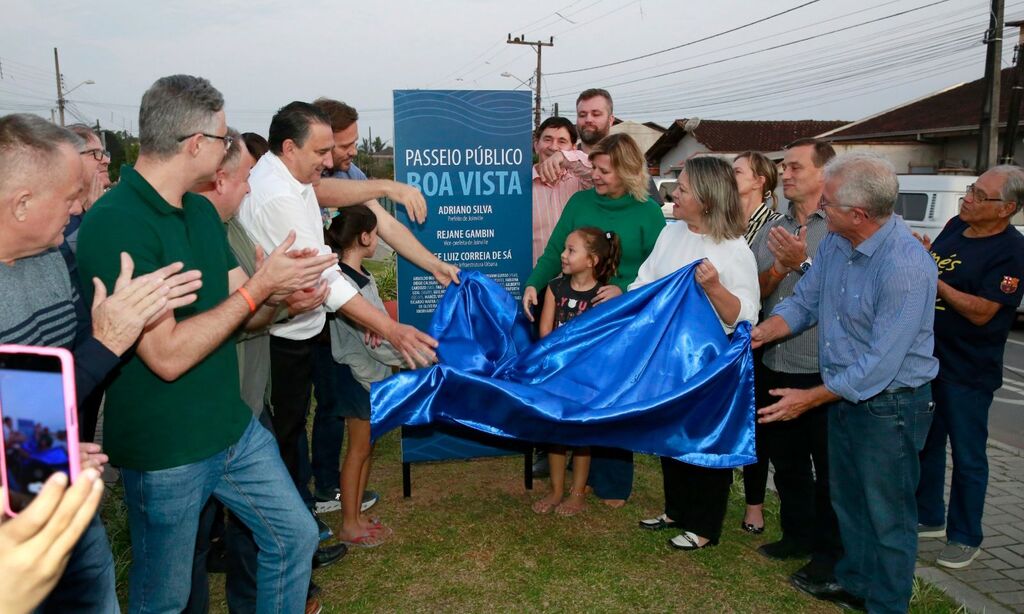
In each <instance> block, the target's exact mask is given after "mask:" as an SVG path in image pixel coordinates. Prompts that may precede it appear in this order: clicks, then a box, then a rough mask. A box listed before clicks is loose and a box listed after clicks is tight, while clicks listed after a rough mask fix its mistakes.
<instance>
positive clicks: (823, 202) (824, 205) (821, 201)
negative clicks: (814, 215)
mask: <svg viewBox="0 0 1024 614" xmlns="http://www.w3.org/2000/svg"><path fill="white" fill-rule="evenodd" d="M828 207H836V208H838V209H849V207H847V206H846V205H840V204H839V203H830V202H828V201H827V200H825V197H824V196H822V197H821V198H819V199H818V208H819V209H827V208H828Z"/></svg>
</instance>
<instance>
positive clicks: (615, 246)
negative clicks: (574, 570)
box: [533, 226, 622, 516]
mask: <svg viewBox="0 0 1024 614" xmlns="http://www.w3.org/2000/svg"><path fill="white" fill-rule="evenodd" d="M621 255H622V246H621V244H620V243H619V237H618V236H617V235H616V234H615V233H611V232H608V233H606V232H605V231H603V230H601V229H600V228H595V227H593V226H585V227H583V228H577V229H576V230H574V231H573V232H571V233H570V234H569V236H568V237H566V239H565V250H563V251H562V275H561V277H556V278H555V279H553V280H551V282H550V283H549V284H548V289H547V292H546V293H545V296H544V308H543V309H542V310H541V313H540V336H541V337H545V336H547V335H548V334H550V333H551V331H552V330H554V329H555V328H556V327H558V326H561V325H562V324H565V323H566V322H568V321H569V320H571V319H572V318H574V317H576V316H577V315H579V314H581V313H583V312H584V311H586V310H587V309H589V308H590V306H591V305H592V304H593V301H594V297H595V296H597V291H598V289H600V288H601V286H604V285H606V284H607V283H608V280H609V279H611V278H612V277H614V276H615V273H616V270H617V269H618V267H619V258H620V257H621ZM565 455H566V448H565V446H550V447H549V452H548V463H549V465H550V467H551V494H549V495H548V496H546V497H544V498H543V499H541V500H539V501H537V502H536V503H534V504H533V511H535V512H537V513H538V514H547V513H548V512H550V511H552V510H554V511H555V513H556V514H560V515H562V516H572V515H574V514H576V513H578V512H580V511H582V510H583V508H584V507H585V506H586V502H585V497H586V490H585V489H586V487H587V476H588V474H589V473H590V448H574V449H573V461H572V464H573V471H572V486H571V487H570V488H569V497H568V498H567V499H565V501H563V500H562V494H563V492H564V489H565V465H566V460H565Z"/></svg>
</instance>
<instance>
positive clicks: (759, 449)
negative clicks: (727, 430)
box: [743, 405, 768, 505]
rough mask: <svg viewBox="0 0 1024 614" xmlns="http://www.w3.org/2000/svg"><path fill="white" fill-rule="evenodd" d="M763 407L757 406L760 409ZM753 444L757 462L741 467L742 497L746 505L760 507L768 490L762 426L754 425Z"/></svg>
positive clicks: (766, 453)
mask: <svg viewBox="0 0 1024 614" xmlns="http://www.w3.org/2000/svg"><path fill="white" fill-rule="evenodd" d="M761 407H763V405H758V406H757V408H758V409H761ZM754 444H755V446H756V448H755V449H756V454H757V462H756V463H754V464H752V465H744V466H743V496H744V498H745V499H746V502H747V505H762V504H763V503H764V493H765V490H766V489H767V488H768V451H767V450H765V443H764V425H763V424H755V425H754Z"/></svg>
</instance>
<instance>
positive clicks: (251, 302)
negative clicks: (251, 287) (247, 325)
mask: <svg viewBox="0 0 1024 614" xmlns="http://www.w3.org/2000/svg"><path fill="white" fill-rule="evenodd" d="M238 294H239V296H241V297H242V298H244V299H245V302H246V303H249V313H256V301H254V300H252V295H251V294H249V291H248V290H246V289H245V288H242V287H239V288H238Z"/></svg>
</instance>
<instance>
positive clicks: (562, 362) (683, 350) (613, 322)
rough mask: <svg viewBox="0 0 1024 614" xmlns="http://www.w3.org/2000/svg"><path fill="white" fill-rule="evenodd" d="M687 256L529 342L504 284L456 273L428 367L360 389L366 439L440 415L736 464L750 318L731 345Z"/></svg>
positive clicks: (518, 432) (741, 444)
mask: <svg viewBox="0 0 1024 614" xmlns="http://www.w3.org/2000/svg"><path fill="white" fill-rule="evenodd" d="M694 265H695V263H694V264H690V265H687V266H685V267H683V268H682V269H680V270H679V271H677V272H675V273H673V274H672V275H669V276H667V277H665V278H663V279H660V280H658V281H656V282H654V283H652V284H649V285H647V286H644V287H643V288H640V289H638V290H634V291H632V292H629V293H627V294H625V295H624V296H622V297H619V298H616V299H614V300H611V301H608V302H607V303H603V304H601V305H598V306H596V307H593V308H591V309H588V310H587V311H585V312H584V313H582V314H581V315H579V316H577V317H576V318H574V319H572V320H570V321H569V322H568V323H566V324H565V325H564V326H561V327H559V328H557V329H555V330H554V331H553V332H552V333H551V334H550V335H548V336H547V337H545V338H543V339H541V340H540V341H538V342H536V343H532V344H531V342H530V332H529V329H530V325H529V323H528V322H527V321H526V319H525V318H524V317H523V315H522V311H521V309H520V306H519V304H518V301H516V300H515V299H514V298H513V297H512V296H511V295H510V294H509V293H508V292H507V291H506V290H505V289H504V288H502V287H501V286H499V285H498V284H497V283H495V282H493V281H491V280H490V279H489V278H487V277H486V276H484V275H483V274H481V273H478V272H475V271H470V272H464V273H463V274H462V283H461V284H460V285H458V286H456V285H454V284H452V285H450V286H448V290H447V291H446V292H445V295H444V296H443V297H442V299H441V301H440V303H439V304H438V307H437V311H436V312H435V313H434V318H433V321H432V322H431V326H430V330H429V331H428V332H429V333H430V334H431V335H432V336H433V337H435V338H436V339H437V340H438V341H439V343H440V345H439V347H438V356H439V364H437V365H435V366H433V367H430V368H429V369H420V370H417V371H410V372H406V373H400V374H398V375H395V376H393V377H390V378H388V379H386V380H384V381H382V382H380V383H378V384H374V385H373V386H372V388H371V392H370V399H371V407H372V412H371V432H372V435H373V437H374V439H376V438H379V437H380V436H382V435H384V434H385V433H387V432H388V431H390V430H392V429H394V428H397V427H399V426H401V425H403V424H407V425H425V424H430V423H433V422H446V423H452V424H459V425H463V426H466V427H469V428H472V429H476V430H478V431H482V432H484V433H489V434H491V435H497V436H500V437H509V438H514V439H520V440H524V441H532V442H538V443H553V444H562V445H568V446H590V445H599V446H607V447H613V448H625V449H629V450H633V451H635V452H644V453H649V454H657V455H660V456H670V457H672V458H675V459H678V460H680V461H683V462H685V463H690V464H693V465H700V466H703V467H715V468H725V467H739V466H742V465H747V464H750V463H753V462H755V461H756V460H757V458H756V453H755V451H754V419H755V410H754V363H753V357H752V355H751V351H750V325H749V324H748V323H745V322H744V323H741V324H740V325H739V326H738V327H737V329H736V332H735V333H733V335H732V337H731V339H730V338H729V336H727V335H726V334H725V333H724V332H723V331H722V326H721V324H720V323H719V321H718V316H717V315H716V314H715V311H714V309H713V308H712V307H711V303H710V302H708V299H707V296H706V295H705V294H704V291H703V289H702V288H701V287H700V286H699V285H698V284H697V283H696V282H695V281H694V278H693V271H694V268H695V266H694Z"/></svg>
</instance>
